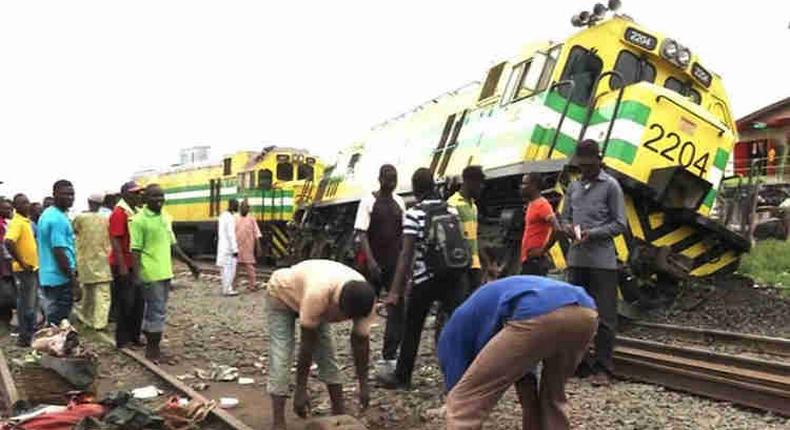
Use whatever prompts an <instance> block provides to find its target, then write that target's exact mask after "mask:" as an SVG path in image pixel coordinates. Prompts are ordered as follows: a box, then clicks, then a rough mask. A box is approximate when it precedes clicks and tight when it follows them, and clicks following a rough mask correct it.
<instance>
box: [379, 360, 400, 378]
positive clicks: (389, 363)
mask: <svg viewBox="0 0 790 430" xmlns="http://www.w3.org/2000/svg"><path fill="white" fill-rule="evenodd" d="M397 365H398V360H379V361H377V362H376V373H378V374H381V375H384V374H388V373H395V367H397Z"/></svg>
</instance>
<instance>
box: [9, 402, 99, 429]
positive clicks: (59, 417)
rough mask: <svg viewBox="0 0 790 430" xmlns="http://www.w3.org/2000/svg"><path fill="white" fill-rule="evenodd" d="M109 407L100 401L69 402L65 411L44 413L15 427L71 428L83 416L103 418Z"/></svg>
mask: <svg viewBox="0 0 790 430" xmlns="http://www.w3.org/2000/svg"><path fill="white" fill-rule="evenodd" d="M106 413H107V408H106V407H105V406H103V405H100V404H98V403H80V404H69V407H68V409H66V410H65V411H63V412H58V413H52V414H44V415H41V416H38V417H35V418H33V419H31V420H30V421H25V422H24V423H22V424H20V425H18V426H16V427H14V428H17V429H24V430H71V429H72V428H74V426H75V425H77V423H78V422H80V421H82V419H83V418H88V417H95V418H101V417H103V416H104V414H106Z"/></svg>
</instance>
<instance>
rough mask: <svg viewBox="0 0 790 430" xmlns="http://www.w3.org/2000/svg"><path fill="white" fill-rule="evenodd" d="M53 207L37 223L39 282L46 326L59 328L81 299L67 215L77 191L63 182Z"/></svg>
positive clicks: (56, 188)
mask: <svg viewBox="0 0 790 430" xmlns="http://www.w3.org/2000/svg"><path fill="white" fill-rule="evenodd" d="M52 197H53V201H54V204H53V205H52V206H50V207H48V208H47V209H45V210H44V212H43V213H42V214H41V217H40V218H39V220H38V237H37V239H38V259H39V264H40V267H39V270H38V282H39V284H40V285H41V292H42V295H43V296H44V314H45V315H46V318H47V324H56V325H57V324H60V322H61V321H62V320H64V319H67V318H68V317H69V315H70V314H71V309H72V306H73V305H74V302H79V301H80V299H81V298H82V291H80V286H79V283H78V282H77V273H76V271H75V270H74V267H75V265H76V261H77V259H76V252H75V250H74V230H73V228H72V227H71V221H69V218H68V216H67V215H66V213H67V212H68V210H69V208H71V206H72V205H73V204H74V187H73V186H72V185H71V182H69V181H67V180H65V179H61V180H59V181H57V182H55V185H53V186H52Z"/></svg>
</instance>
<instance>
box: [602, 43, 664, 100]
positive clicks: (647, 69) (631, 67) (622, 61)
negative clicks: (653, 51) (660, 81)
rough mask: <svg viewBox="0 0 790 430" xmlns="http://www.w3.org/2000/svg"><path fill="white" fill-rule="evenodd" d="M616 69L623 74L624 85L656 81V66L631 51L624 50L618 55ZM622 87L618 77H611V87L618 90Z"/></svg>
mask: <svg viewBox="0 0 790 430" xmlns="http://www.w3.org/2000/svg"><path fill="white" fill-rule="evenodd" d="M614 70H617V71H618V72H620V74H621V75H623V82H622V85H626V86H627V85H630V84H633V83H635V82H640V81H645V82H655V80H656V68H655V66H653V65H652V64H650V62H649V61H647V60H645V59H642V58H639V57H637V56H636V55H634V54H633V53H631V52H630V51H626V50H622V51H620V54H619V55H618V56H617V61H616V62H615V64H614ZM620 87H621V83H620V82H619V81H618V79H617V78H611V79H609V88H611V89H613V90H616V89H619V88H620Z"/></svg>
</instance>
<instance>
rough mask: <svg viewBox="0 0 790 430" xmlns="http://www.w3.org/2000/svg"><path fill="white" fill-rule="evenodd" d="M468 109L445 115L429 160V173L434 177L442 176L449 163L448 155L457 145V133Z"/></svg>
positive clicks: (451, 153)
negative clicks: (436, 143) (445, 119)
mask: <svg viewBox="0 0 790 430" xmlns="http://www.w3.org/2000/svg"><path fill="white" fill-rule="evenodd" d="M468 112H469V110H468V109H467V110H464V111H463V112H461V113H460V114H452V115H450V116H448V117H447V121H446V122H445V124H444V131H443V132H442V137H441V139H440V140H439V144H438V145H437V146H436V150H435V151H434V153H433V159H432V160H431V167H430V169H431V173H433V174H434V176H435V177H436V178H440V177H442V176H444V173H445V170H447V165H448V164H449V163H450V157H452V155H453V151H455V148H456V146H458V134H459V133H460V132H461V127H462V126H463V124H464V120H465V119H466V114H467V113H468Z"/></svg>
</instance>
